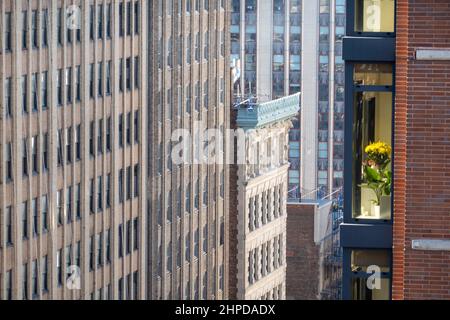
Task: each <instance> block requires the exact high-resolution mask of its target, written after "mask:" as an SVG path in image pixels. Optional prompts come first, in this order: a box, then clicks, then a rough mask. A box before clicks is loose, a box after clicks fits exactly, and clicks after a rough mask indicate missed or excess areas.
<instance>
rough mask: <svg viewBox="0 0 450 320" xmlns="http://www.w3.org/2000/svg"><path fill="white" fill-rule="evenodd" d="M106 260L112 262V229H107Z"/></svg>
mask: <svg viewBox="0 0 450 320" xmlns="http://www.w3.org/2000/svg"><path fill="white" fill-rule="evenodd" d="M105 251H106V252H105V256H106V262H107V263H110V262H111V230H109V229H108V230H107V231H106V250H105Z"/></svg>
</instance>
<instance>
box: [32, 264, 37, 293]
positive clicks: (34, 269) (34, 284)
mask: <svg viewBox="0 0 450 320" xmlns="http://www.w3.org/2000/svg"><path fill="white" fill-rule="evenodd" d="M31 292H32V295H33V299H34V298H36V297H37V296H38V261H37V260H33V265H32V279H31Z"/></svg>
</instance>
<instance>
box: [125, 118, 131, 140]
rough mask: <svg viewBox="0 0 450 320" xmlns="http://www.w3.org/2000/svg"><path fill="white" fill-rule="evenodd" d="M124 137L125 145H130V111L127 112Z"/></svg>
mask: <svg viewBox="0 0 450 320" xmlns="http://www.w3.org/2000/svg"><path fill="white" fill-rule="evenodd" d="M125 137H126V143H127V145H131V112H128V113H127V119H126V132H125Z"/></svg>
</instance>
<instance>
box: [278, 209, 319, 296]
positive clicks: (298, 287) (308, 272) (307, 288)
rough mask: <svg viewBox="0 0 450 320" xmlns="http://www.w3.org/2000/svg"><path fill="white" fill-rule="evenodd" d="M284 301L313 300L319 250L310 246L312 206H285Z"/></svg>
mask: <svg viewBox="0 0 450 320" xmlns="http://www.w3.org/2000/svg"><path fill="white" fill-rule="evenodd" d="M287 212H288V216H287V236H286V238H287V241H286V262H287V271H286V298H287V299H295V300H316V299H317V296H318V290H319V247H318V246H316V245H315V243H314V213H315V206H314V205H298V204H288V206H287Z"/></svg>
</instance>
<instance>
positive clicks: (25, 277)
mask: <svg viewBox="0 0 450 320" xmlns="http://www.w3.org/2000/svg"><path fill="white" fill-rule="evenodd" d="M22 299H23V300H28V263H24V264H23V265H22Z"/></svg>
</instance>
